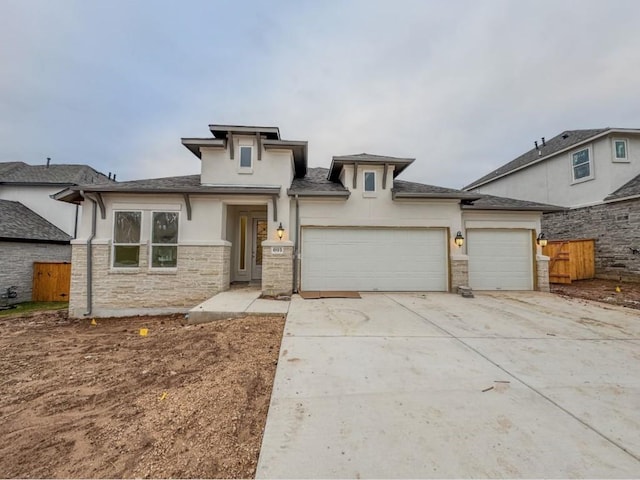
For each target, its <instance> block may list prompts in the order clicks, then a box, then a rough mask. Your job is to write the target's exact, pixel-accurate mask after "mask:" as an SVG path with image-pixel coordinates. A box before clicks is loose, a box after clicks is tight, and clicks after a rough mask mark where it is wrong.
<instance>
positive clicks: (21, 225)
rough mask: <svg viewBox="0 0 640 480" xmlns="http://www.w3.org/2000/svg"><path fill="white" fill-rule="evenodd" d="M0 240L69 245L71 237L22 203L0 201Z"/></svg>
mask: <svg viewBox="0 0 640 480" xmlns="http://www.w3.org/2000/svg"><path fill="white" fill-rule="evenodd" d="M0 239H2V240H14V241H17V240H27V241H40V242H57V243H67V242H69V241H70V240H71V237H70V236H69V235H67V234H66V233H64V232H63V231H62V230H60V229H59V228H58V227H56V226H55V225H53V224H51V223H49V222H48V221H46V220H45V219H44V218H42V217H41V216H40V215H38V214H37V213H35V212H34V211H33V210H30V209H28V208H27V207H25V206H24V205H23V204H21V203H20V202H12V201H10V200H0Z"/></svg>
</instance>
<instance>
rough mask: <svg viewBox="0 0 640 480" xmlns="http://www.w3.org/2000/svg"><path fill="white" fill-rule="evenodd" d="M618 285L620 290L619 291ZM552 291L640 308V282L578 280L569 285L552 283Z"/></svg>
mask: <svg viewBox="0 0 640 480" xmlns="http://www.w3.org/2000/svg"><path fill="white" fill-rule="evenodd" d="M616 287H618V288H619V290H620V291H617V289H616ZM551 292H552V293H557V294H558V295H562V296H565V297H577V298H584V299H587V300H596V301H598V302H605V303H610V304H612V305H621V306H624V307H629V308H636V309H640V283H632V282H617V281H615V280H599V279H593V280H578V281H575V282H572V283H571V284H569V285H559V284H551Z"/></svg>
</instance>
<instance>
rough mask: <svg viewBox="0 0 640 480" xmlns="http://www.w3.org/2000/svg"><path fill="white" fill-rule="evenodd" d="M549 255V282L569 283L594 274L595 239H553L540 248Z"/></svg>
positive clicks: (591, 276)
mask: <svg viewBox="0 0 640 480" xmlns="http://www.w3.org/2000/svg"><path fill="white" fill-rule="evenodd" d="M542 253H543V255H546V256H548V257H549V282H550V283H571V282H572V281H574V280H584V279H587V278H594V277H595V276H596V266H595V240H591V239H588V240H554V241H549V243H548V244H547V246H546V247H543V248H542Z"/></svg>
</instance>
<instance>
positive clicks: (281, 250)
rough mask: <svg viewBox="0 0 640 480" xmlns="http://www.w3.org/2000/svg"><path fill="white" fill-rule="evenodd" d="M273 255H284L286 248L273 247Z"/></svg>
mask: <svg viewBox="0 0 640 480" xmlns="http://www.w3.org/2000/svg"><path fill="white" fill-rule="evenodd" d="M271 253H272V254H273V255H283V254H284V247H271Z"/></svg>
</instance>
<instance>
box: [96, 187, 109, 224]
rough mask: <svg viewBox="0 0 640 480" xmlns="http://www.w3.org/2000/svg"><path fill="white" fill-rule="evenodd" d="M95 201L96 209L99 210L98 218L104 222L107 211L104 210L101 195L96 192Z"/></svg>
mask: <svg viewBox="0 0 640 480" xmlns="http://www.w3.org/2000/svg"><path fill="white" fill-rule="evenodd" d="M96 200H97V201H98V207H99V208H100V218H101V219H102V220H104V219H105V218H107V210H106V209H105V208H104V201H103V200H102V194H101V193H100V192H96Z"/></svg>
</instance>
